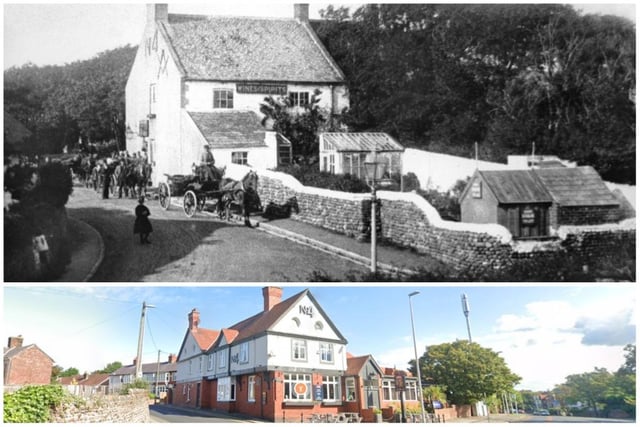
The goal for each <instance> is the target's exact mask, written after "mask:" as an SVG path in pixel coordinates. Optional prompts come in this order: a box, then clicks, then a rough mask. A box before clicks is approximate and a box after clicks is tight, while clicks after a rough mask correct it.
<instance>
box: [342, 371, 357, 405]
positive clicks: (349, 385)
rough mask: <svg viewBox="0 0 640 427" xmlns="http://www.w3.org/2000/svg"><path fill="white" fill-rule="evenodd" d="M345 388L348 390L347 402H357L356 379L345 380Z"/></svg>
mask: <svg viewBox="0 0 640 427" xmlns="http://www.w3.org/2000/svg"><path fill="white" fill-rule="evenodd" d="M344 384H345V388H346V389H347V390H346V391H347V401H348V402H353V401H354V400H356V379H355V378H353V377H349V378H347V379H345V380H344Z"/></svg>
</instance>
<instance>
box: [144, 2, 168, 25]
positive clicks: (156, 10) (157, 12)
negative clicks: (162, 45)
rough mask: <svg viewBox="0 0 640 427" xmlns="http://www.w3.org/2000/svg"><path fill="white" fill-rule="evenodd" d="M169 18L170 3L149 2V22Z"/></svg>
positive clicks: (165, 20)
mask: <svg viewBox="0 0 640 427" xmlns="http://www.w3.org/2000/svg"><path fill="white" fill-rule="evenodd" d="M168 20H169V5H168V4H166V3H161V4H148V5H147V22H155V21H164V22H167V21H168Z"/></svg>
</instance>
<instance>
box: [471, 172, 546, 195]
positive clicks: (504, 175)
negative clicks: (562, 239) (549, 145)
mask: <svg viewBox="0 0 640 427" xmlns="http://www.w3.org/2000/svg"><path fill="white" fill-rule="evenodd" d="M476 173H477V174H478V175H480V176H482V178H483V180H484V182H486V183H487V186H488V187H489V189H490V190H491V191H492V192H493V194H494V195H495V196H496V199H497V200H498V203H544V202H548V203H551V202H552V201H553V199H552V198H551V195H550V194H549V192H548V191H547V190H546V189H545V187H544V185H543V184H542V183H541V182H540V181H538V180H537V179H536V176H535V173H534V170H503V171H477V172H476ZM472 181H473V180H472ZM471 184H472V183H471V182H470V185H471ZM468 189H469V186H467V190H468ZM466 192H467V191H465V193H466Z"/></svg>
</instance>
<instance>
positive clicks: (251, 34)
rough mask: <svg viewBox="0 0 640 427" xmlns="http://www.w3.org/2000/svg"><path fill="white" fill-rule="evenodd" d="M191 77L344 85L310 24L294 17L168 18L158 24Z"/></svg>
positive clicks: (176, 16)
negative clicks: (335, 83)
mask: <svg viewBox="0 0 640 427" xmlns="http://www.w3.org/2000/svg"><path fill="white" fill-rule="evenodd" d="M158 25H160V27H161V28H162V29H163V30H164V32H165V34H166V36H167V38H168V42H169V43H170V45H171V47H172V49H173V51H174V52H175V54H176V56H177V57H178V58H177V59H178V61H179V65H180V66H181V68H182V69H183V71H184V73H185V77H186V78H187V79H194V80H223V81H262V82H275V81H277V82H283V81H284V82H318V83H321V82H326V83H329V82H343V81H344V75H343V73H342V71H341V70H340V69H339V67H338V66H337V65H336V63H335V62H334V61H333V59H332V58H331V56H330V55H329V54H328V53H327V51H326V49H325V48H324V47H323V46H322V43H321V42H320V41H319V39H318V37H317V36H316V34H315V32H314V31H313V30H312V29H311V27H310V26H309V24H308V23H306V22H300V21H297V20H295V19H267V18H248V17H225V16H195V15H177V14H169V18H168V22H161V21H160V22H158Z"/></svg>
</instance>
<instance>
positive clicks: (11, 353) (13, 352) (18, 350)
mask: <svg viewBox="0 0 640 427" xmlns="http://www.w3.org/2000/svg"><path fill="white" fill-rule="evenodd" d="M32 348H35V349H37V350H38V351H39V352H41V353H42V354H44V355H45V356H46V357H48V358H49V360H51V363H53V362H54V360H53V359H52V358H51V356H49V355H48V354H47V353H45V352H44V351H42V349H41V348H40V347H38V346H37V345H35V344H29V345H24V346H20V347H12V348H7V347H4V357H5V358H7V359H12V358H14V357H16V356H18V355H20V354H22V353H23V352H25V351H27V350H29V349H32Z"/></svg>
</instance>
